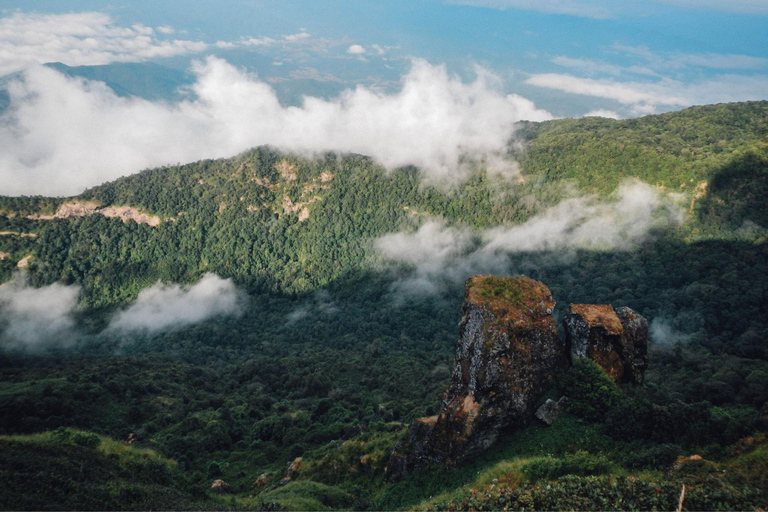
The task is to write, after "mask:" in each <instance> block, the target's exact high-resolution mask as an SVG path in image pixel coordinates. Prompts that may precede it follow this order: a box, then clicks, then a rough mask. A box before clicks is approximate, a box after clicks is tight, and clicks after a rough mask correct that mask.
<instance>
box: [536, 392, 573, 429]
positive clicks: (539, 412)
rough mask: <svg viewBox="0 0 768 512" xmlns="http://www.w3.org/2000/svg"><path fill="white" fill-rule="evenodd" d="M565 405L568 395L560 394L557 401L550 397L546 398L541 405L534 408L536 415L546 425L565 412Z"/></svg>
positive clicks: (566, 404)
mask: <svg viewBox="0 0 768 512" xmlns="http://www.w3.org/2000/svg"><path fill="white" fill-rule="evenodd" d="M567 406H568V397H566V396H561V397H560V400H558V401H557V402H555V401H554V400H552V399H551V398H548V399H547V401H546V402H544V403H543V404H542V406H541V407H539V408H538V409H536V417H537V418H538V419H540V420H541V421H543V422H544V423H546V424H547V425H551V424H552V423H554V422H555V420H556V419H557V418H559V417H560V415H561V414H563V413H564V412H565V408H566V407H567Z"/></svg>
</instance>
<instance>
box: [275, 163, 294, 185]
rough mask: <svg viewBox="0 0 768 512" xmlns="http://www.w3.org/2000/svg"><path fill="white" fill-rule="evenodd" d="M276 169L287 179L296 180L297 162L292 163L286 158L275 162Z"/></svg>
mask: <svg viewBox="0 0 768 512" xmlns="http://www.w3.org/2000/svg"><path fill="white" fill-rule="evenodd" d="M275 170H276V171H277V172H279V173H280V176H281V177H282V178H283V179H284V180H285V181H289V182H290V181H296V177H297V176H296V164H292V163H291V162H289V161H288V160H286V159H285V158H283V159H282V160H280V161H279V162H277V163H276V164H275Z"/></svg>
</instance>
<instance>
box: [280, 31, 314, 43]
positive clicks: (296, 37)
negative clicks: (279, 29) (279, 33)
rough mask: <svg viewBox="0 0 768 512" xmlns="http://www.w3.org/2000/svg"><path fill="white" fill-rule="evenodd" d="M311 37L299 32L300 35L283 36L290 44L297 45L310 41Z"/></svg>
mask: <svg viewBox="0 0 768 512" xmlns="http://www.w3.org/2000/svg"><path fill="white" fill-rule="evenodd" d="M310 37H311V36H310V35H309V34H308V33H307V32H299V33H298V34H289V35H287V36H283V39H285V40H286V41H288V42H289V43H295V42H298V41H302V40H304V39H309V38H310Z"/></svg>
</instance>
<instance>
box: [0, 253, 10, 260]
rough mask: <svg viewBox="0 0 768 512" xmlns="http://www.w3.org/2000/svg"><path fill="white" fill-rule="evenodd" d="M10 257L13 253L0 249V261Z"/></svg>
mask: <svg viewBox="0 0 768 512" xmlns="http://www.w3.org/2000/svg"><path fill="white" fill-rule="evenodd" d="M10 257H11V255H10V254H9V253H7V252H3V251H0V261H2V260H4V259H6V258H10Z"/></svg>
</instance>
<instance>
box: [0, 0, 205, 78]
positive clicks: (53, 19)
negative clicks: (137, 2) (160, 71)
mask: <svg viewBox="0 0 768 512" xmlns="http://www.w3.org/2000/svg"><path fill="white" fill-rule="evenodd" d="M161 28H162V27H161ZM158 31H160V32H163V30H160V28H158ZM206 47H207V45H206V44H205V43H203V42H200V41H188V40H180V39H177V40H161V39H158V38H156V37H155V36H154V30H153V29H152V28H151V27H146V26H144V25H139V24H136V25H133V26H131V27H120V26H118V25H116V24H115V22H114V20H113V19H112V18H111V17H110V16H109V15H107V14H104V13H99V12H83V13H76V14H36V13H21V12H16V13H13V14H11V15H10V16H6V17H3V18H0V75H4V74H8V73H12V72H15V71H19V70H22V69H24V68H26V67H28V66H30V65H32V64H40V63H46V62H63V63H64V64H67V65H69V66H83V65H98V64H108V63H110V62H137V61H142V60H146V59H152V58H157V57H172V56H176V55H183V54H190V53H197V52H201V51H203V50H205V48H206Z"/></svg>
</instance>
